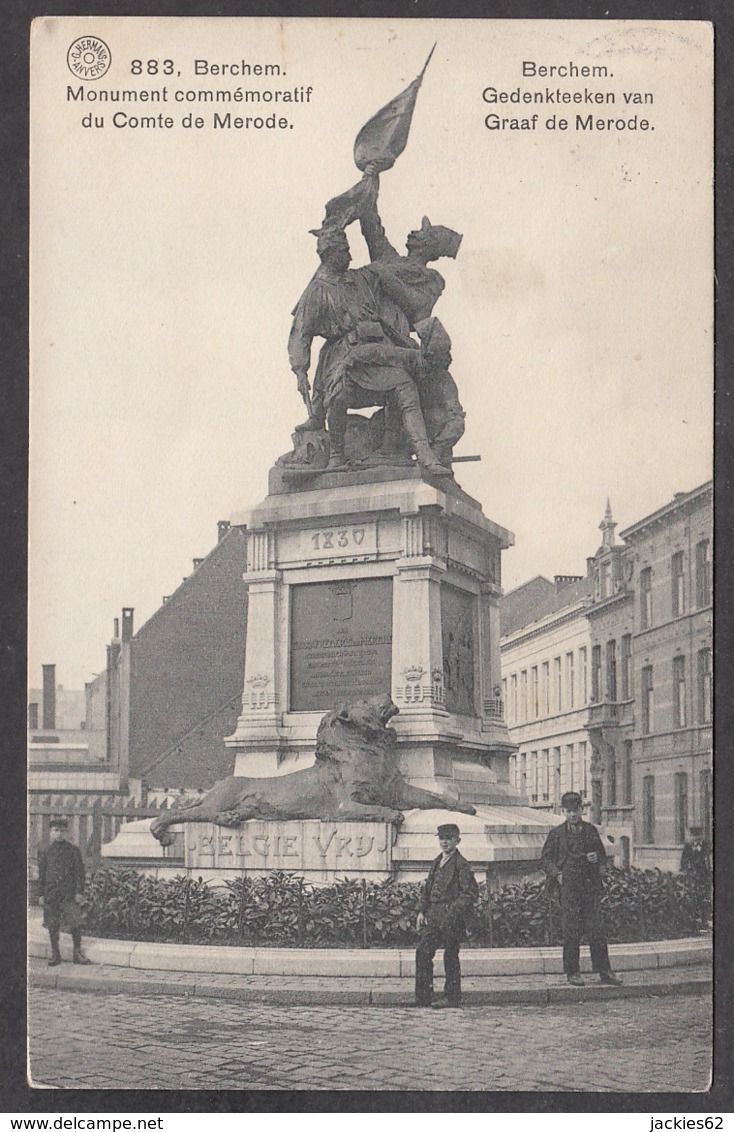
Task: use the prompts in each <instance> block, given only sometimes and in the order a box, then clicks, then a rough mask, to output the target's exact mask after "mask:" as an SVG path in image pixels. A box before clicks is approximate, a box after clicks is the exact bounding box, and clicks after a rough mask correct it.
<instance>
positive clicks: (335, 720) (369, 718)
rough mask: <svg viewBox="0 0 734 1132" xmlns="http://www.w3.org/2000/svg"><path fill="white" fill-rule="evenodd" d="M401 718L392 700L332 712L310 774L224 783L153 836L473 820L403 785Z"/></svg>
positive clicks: (467, 809)
mask: <svg viewBox="0 0 734 1132" xmlns="http://www.w3.org/2000/svg"><path fill="white" fill-rule="evenodd" d="M398 711H399V709H398V708H397V707H396V706H395V704H394V703H393V701H392V700H391V699H390V697H389V696H388V695H384V696H373V697H371V698H370V699H365V700H356V701H355V702H354V703H347V704H343V705H342V707H340V708H338V709H337V710H336V711H330V712H327V714H326V715H325V716H324V717H323V719H322V720H321V723H320V724H319V729H318V732H317V735H316V762H315V763H314V765H313V766H310V767H307V768H306V769H304V770H296V771H294V772H293V773H292V774H285V775H282V776H281V777H278V778H242V777H236V776H234V775H233V776H231V777H230V778H224V779H222V781H221V782H217V783H216V784H215V785H214V786H213V787H212V789H211V790H210V791H209V792H208V794H205V795H204V797H203V798H202V799H201V801H199V802H194V803H193V804H192V805H190V806H181V807H180V808H178V809H174V810H168V811H167V812H166V813H164V814H161V815H160V816H159V817H157V818H155V820H154V821H153V822H152V823H151V827H150V832H151V833H152V834H153V836H154V837H156V838H157V839H158V840H159V841H160V842H161V844H162V845H169V844H170V843H171V841H172V837H171V834H170V833H168V831H167V827H168V826H170V825H175V824H177V823H179V822H189V821H197V822H214V824H215V825H225V826H228V825H239V824H240V823H241V822H244V821H249V820H250V819H252V818H258V819H260V820H271V821H289V820H296V821H298V820H304V819H309V818H311V819H316V820H318V819H321V820H328V821H387V822H395V823H400V822H401V821H402V820H403V814H402V811H403V810H434V809H440V810H458V811H459V812H460V813H463V814H474V813H476V810H475V809H474V807H473V806H470V805H468V804H467V803H466V802H460V801H457V800H456V799H455V798H451V797H450V796H449V795H448V794H438V793H434V792H433V791H431V790H423V789H422V788H421V787H419V786H412V785H411V784H410V783H409V782H406V780H405V779H404V778H403V776H402V774H401V773H400V770H399V769H398V764H397V759H396V757H395V744H396V742H397V733H396V731H395V729H394V728H393V727H388V726H387V725H388V723H389V721H390V720H391V719H392V718H393V716H394V715H397V714H398Z"/></svg>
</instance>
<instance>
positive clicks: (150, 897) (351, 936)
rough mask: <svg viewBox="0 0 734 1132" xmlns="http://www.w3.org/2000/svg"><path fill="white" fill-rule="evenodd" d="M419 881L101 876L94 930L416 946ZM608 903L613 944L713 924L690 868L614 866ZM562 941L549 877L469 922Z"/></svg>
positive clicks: (480, 928) (486, 933) (239, 940)
mask: <svg viewBox="0 0 734 1132" xmlns="http://www.w3.org/2000/svg"><path fill="white" fill-rule="evenodd" d="M420 887H421V886H420V885H419V884H402V883H397V882H395V881H384V882H382V883H374V882H368V883H363V882H362V881H358V880H343V881H338V882H337V883H335V884H330V885H325V886H323V887H318V888H317V887H315V886H313V885H311V884H308V883H306V882H305V881H304V880H303V878H302V877H299V876H295V875H293V874H291V873H279V872H275V873H270V874H268V875H267V876H264V877H244V878H242V877H238V878H237V879H236V880H232V881H228V882H227V883H226V885H224V886H214V885H209V884H207V883H205V882H204V881H203V880H201V878H199V879H198V880H193V879H189V878H187V877H177V878H175V879H174V880H155V879H153V878H152V877H146V876H142V875H141V874H139V873H137V872H136V871H135V870H134V869H129V868H118V867H115V866H113V867H110V868H104V869H99V870H98V871H97V872H95V873H94V874H93V876H92V877H91V879H90V882H89V884H88V886H87V891H86V893H85V909H86V929H85V930H86V931H87V932H88V933H90V934H92V935H98V936H112V937H116V938H121V939H140V940H157V941H166V942H172V943H173V942H176V943H222V944H228V945H235V946H236V945H253V946H254V945H258V946H271V947H355V946H356V947H361V946H364V945H365V944H366V945H367V946H372V947H413V946H415V943H416V941H417V933H416V931H415V917H416V913H417V911H418V901H419V896H420ZM603 907H604V914H605V920H606V925H607V934H608V937H609V940H610V942H612V943H614V942H635V941H639V940H646V939H674V938H676V937H680V936H686V935H690V934H692V933H695V932H696V931H698V930H699V929H700V928H701V927H702V926H705V924H706V922H707V920H708V915H709V910H710V900H709V893H708V891H707V889H706V887H705V885H704V884H702V882H701V881H700V880H699V879H698V878H697V877H696V876H695V875H693V874H691V873H679V874H672V873H661V872H660V871H659V870H647V871H643V870H641V869H610V870H609V872H608V873H607V877H606V880H605V895H604V898H603ZM560 942H561V916H560V905H559V903H558V901H557V900H550V899H549V898H548V896H547V894H546V892H545V889H544V886H543V884H539V883H537V882H533V881H520V882H518V883H515V884H507V885H504V886H503V887H502V888H501V889H499V891H497V892H492V893H488V891H487V886H486V884H483V885H481V886H480V901H479V902H478V904H477V907H476V911H475V913H474V915H473V917H472V920H471V922H470V924H469V946H475V947H536V946H542V945H545V944H558V943H560Z"/></svg>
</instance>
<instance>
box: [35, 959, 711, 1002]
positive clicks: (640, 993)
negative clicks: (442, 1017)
mask: <svg viewBox="0 0 734 1132" xmlns="http://www.w3.org/2000/svg"><path fill="white" fill-rule="evenodd" d="M692 973H693V972H692ZM324 981H327V980H324ZM328 981H329V983H330V984H331V985H329V986H325V987H319V988H314V989H311V988H308V987H302V988H284V987H277V986H268V987H264V988H262V989H260V988H257V987H252V986H231V985H229V986H221V985H216V984H215V983H211V982H209V983H207V982H206V981H204V982H198V981H196V980H195V979H191V980H188V979H187V980H184V981H178V982H177V981H173V980H169V981H166V980H165V979H128V978H126V979H122V978H119V979H116V978H114V976H112V977H97V976H95V975H94V974H88V973H87V970H86V969H85V970H84V972H83V973H82V972H80V973H79V974H77V975H70V974H63V973H61V974H58V973H56V972H55V971H54V972H51V971H34V972H33V975H32V979H31V984H32V986H34V987H44V988H50V989H53V990H66V991H76V992H82V993H94V994H130V995H156V996H160V995H165V996H169V997H175V998H211V999H226V1000H228V1001H236V1002H249V1003H271V1004H278V1005H284V1006H285V1005H290V1006H360V1007H364V1006H375V1007H393V1008H396V1009H399V1008H407V1007H409V1006H410V1004H411V1002H412V999H413V993H412V983H411V980H409V979H406V980H405V988H404V989H401V990H395V989H381V988H380V986H379V983H378V984H376V987H375V989H372V990H365V989H364V988H363V987H360V988H359V989H352V988H349V987H346V988H345V987H340V986H339V985H338V984H339V982H340V981H341V982H347V983H349V982H351V981H352V980H349V979H346V980H339V979H330V980H328ZM503 981H504V980H503ZM710 989H711V980H710V972H709V970H708V968H706V969H702V971H701V973H700V974H699V975H698V977H693V978H690V977H686V978H682V979H678V980H676V981H665V982H664V981H661V979H660V977H659V976H658V978H657V979H655V978H653V979H652V980H648V981H646V982H644V983H632V984H625V985H624V986H622V987H605V986H600V985H599V984H598V983H597V984H595V985H591V986H586V987H572V986H568V985H565V984H560V985H550V986H534V987H527V986H526V987H507V986H504V987H488V988H485V989H481V990H476V989H473V990H468V991H466V992H465V994H464V998H463V1005H464V1006H465V1007H473V1006H474V1007H477V1006H562V1005H566V1004H569V1003H578V1002H589V1001H594V1002H599V1001H611V1000H613V999H620V998H624V999H630V998H652V997H662V996H666V997H670V996H673V995H675V996H679V995H693V994H696V995H705V994H708V993H710Z"/></svg>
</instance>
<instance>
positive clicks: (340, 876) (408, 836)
mask: <svg viewBox="0 0 734 1132" xmlns="http://www.w3.org/2000/svg"><path fill="white" fill-rule="evenodd" d="M447 821H456V823H457V824H458V825H459V828H460V829H461V852H462V853H463V855H464V856H465V857H466V859H467V860H468V861H469V862H470V864H471V865H472V868H473V869H474V871H475V872H476V874H477V877H478V879H480V880H481V879H483V877H484V876H485V874H486V873H487V871H489V873H490V876H491V878H492V883H493V884H495V885H497V886H499V885H501V884H505V883H509V882H512V881H518V880H521V879H522V878H523V877H527V876H528V875H529V874H532V873H536V872H537V871H538V869H539V858H540V854H541V851H542V848H543V844H544V842H545V839H546V837H547V835H548V831H549V830H550V829H551V828H552V827H553V826H554V825H556V824H557V823H558V821H559V819H558V817H556V816H554V815H552V814H547V813H545V812H544V811H540V810H533V809H529V808H528V807H525V806H516V805H496V806H482V807H479V808H478V810H477V813H476V815H474V816H469V815H468V814H461V813H454V812H453V811H450V810H410V811H408V813H407V814H406V815H405V821H404V822H403V824H402V825H401V826H400V828H399V829H397V830H396V827H395V826H393V825H390V824H387V823H385V822H332V821H248V822H243V823H242V825H240V826H237V827H233V828H228V827H223V826H217V825H213V824H211V823H208V822H181V823H180V825H177V826H172V827H171V832H172V833H173V834H174V843H173V845H172V846H170V847H169V848H168V849H162V847H161V846H160V844H159V843H158V842H157V841H156V840H155V838H154V837H153V835H152V834H151V833H150V821H149V820H148V819H145V820H143V821H137V822H129V823H128V824H127V825H124V826H123V827H122V829H121V830H120V833H119V834H118V836H117V837H116V838H115V840H114V841H112V842H110V843H109V844H108V845H105V846H103V849H102V855H103V857H104V858H105V861H107V862H109V863H118V864H124V865H134V866H136V867H139V868H142V869H144V870H145V871H146V872H151V871H152V872H155V874H156V875H157V876H160V877H165V876H171V877H173V876H180V875H182V874H185V875H188V876H191V877H202V878H203V879H204V880H206V881H209V882H210V883H215V884H224V883H225V881H227V880H233V879H234V878H235V877H237V876H243V875H245V876H264V875H267V874H268V873H272V872H287V873H295V874H297V875H298V876H302V877H303V878H304V880H306V881H307V882H309V883H311V884H332V883H334V882H335V881H338V880H345V879H350V880H362V879H365V880H369V881H385V880H390V879H392V880H396V881H406V882H407V881H421V880H424V879H425V877H426V875H427V873H428V869H429V867H430V864H431V861H432V860H433V859H434V858H435V857H436V855H437V854H438V852H439V848H438V840H437V836H436V831H437V828H438V826H439V825H441V824H442V823H444V822H447Z"/></svg>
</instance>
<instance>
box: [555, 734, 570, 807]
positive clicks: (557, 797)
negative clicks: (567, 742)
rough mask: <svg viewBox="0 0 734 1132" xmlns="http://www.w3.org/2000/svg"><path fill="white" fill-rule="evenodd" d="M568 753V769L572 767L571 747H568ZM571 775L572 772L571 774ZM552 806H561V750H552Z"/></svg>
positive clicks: (558, 748)
mask: <svg viewBox="0 0 734 1132" xmlns="http://www.w3.org/2000/svg"><path fill="white" fill-rule="evenodd" d="M567 750H568V751H569V752H570V753H569V758H568V765H569V768H571V767H572V766H573V747H568V748H567ZM572 773H573V772H572ZM553 804H554V806H560V804H561V748H560V747H554V748H553Z"/></svg>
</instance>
